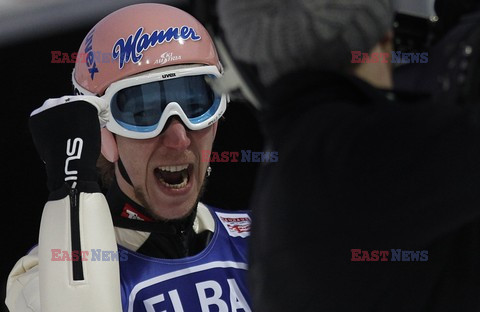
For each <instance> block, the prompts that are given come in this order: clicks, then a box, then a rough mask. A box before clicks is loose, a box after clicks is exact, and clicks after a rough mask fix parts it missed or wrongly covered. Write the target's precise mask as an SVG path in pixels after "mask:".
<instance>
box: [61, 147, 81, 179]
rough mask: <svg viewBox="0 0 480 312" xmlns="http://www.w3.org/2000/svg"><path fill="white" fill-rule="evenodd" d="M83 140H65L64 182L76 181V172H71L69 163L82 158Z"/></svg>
mask: <svg viewBox="0 0 480 312" xmlns="http://www.w3.org/2000/svg"><path fill="white" fill-rule="evenodd" d="M82 149H83V140H82V139H81V138H75V139H73V141H72V139H68V140H67V151H66V152H67V156H68V157H67V159H66V160H65V181H76V180H77V178H78V177H77V174H78V170H71V169H69V167H70V162H71V161H72V160H76V159H80V158H81V157H82Z"/></svg>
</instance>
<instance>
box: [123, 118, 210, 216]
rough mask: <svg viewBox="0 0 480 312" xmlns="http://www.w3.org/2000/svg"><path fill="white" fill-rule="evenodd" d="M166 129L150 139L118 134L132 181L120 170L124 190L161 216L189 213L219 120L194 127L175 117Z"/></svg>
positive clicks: (201, 180)
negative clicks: (206, 151)
mask: <svg viewBox="0 0 480 312" xmlns="http://www.w3.org/2000/svg"><path fill="white" fill-rule="evenodd" d="M165 127H166V128H165V129H164V131H163V132H162V133H161V134H160V135H158V136H157V137H155V138H152V139H146V140H137V139H129V138H125V137H121V136H117V145H118V152H119V156H120V159H121V160H122V163H123V164H124V166H125V169H126V171H127V173H128V176H129V177H130V180H131V181H132V184H133V187H132V186H131V185H130V184H128V183H127V182H126V181H125V180H124V179H123V177H122V176H121V174H120V173H119V171H118V166H116V167H117V168H116V172H115V173H116V176H117V180H118V184H119V186H120V188H121V189H122V191H123V192H124V193H125V194H126V195H127V196H129V197H130V198H131V199H133V200H134V201H135V202H137V203H138V204H140V205H142V206H144V207H145V208H146V209H148V210H149V211H150V213H151V214H152V215H153V216H154V217H156V218H158V219H164V220H169V219H177V218H181V217H184V216H186V215H188V214H189V213H190V211H191V209H192V207H194V205H195V204H196V202H197V199H198V196H199V193H200V191H201V189H202V185H203V181H204V178H205V174H206V170H207V167H208V165H209V164H208V163H207V162H202V161H201V160H202V158H201V155H202V151H203V150H211V149H212V145H213V140H214V138H215V134H216V131H217V123H215V124H214V125H212V126H210V127H208V128H205V129H202V130H196V131H190V130H188V128H186V127H185V126H184V125H183V124H182V123H181V122H180V121H179V119H177V118H176V117H175V118H171V119H170V121H169V123H167V125H166V126H165Z"/></svg>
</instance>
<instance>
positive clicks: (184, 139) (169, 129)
mask: <svg viewBox="0 0 480 312" xmlns="http://www.w3.org/2000/svg"><path fill="white" fill-rule="evenodd" d="M165 127H166V129H164V131H163V133H162V134H161V136H162V137H163V145H164V146H166V147H168V148H171V149H176V150H182V149H186V148H187V147H188V146H189V145H190V138H189V137H188V136H187V129H185V126H184V125H183V123H182V122H181V121H180V120H178V118H176V117H172V118H171V120H169V122H168V123H167V124H166V125H165Z"/></svg>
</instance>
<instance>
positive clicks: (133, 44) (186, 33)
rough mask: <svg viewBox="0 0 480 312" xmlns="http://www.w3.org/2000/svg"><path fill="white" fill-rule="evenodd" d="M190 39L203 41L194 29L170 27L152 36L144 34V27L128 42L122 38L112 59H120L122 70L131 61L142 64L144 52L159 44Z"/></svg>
mask: <svg viewBox="0 0 480 312" xmlns="http://www.w3.org/2000/svg"><path fill="white" fill-rule="evenodd" d="M189 39H192V40H193V41H198V40H200V39H201V37H200V36H199V35H197V33H196V32H195V29H193V27H188V26H182V27H180V28H178V27H169V28H168V29H166V30H154V31H153V32H152V33H151V34H149V33H143V27H140V28H138V30H137V31H136V33H135V34H131V35H130V36H128V38H127V39H126V40H125V38H120V39H118V40H117V42H115V44H114V45H113V49H112V58H113V59H117V58H118V59H119V62H118V66H119V68H120V69H122V68H123V66H124V65H125V63H128V62H129V61H130V60H131V61H132V62H133V63H135V64H136V63H138V62H140V60H141V59H142V57H143V51H146V50H148V49H149V48H151V47H154V46H156V45H157V44H162V43H164V42H170V41H172V40H175V41H184V40H189Z"/></svg>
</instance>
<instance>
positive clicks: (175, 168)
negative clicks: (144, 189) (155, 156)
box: [158, 165, 188, 172]
mask: <svg viewBox="0 0 480 312" xmlns="http://www.w3.org/2000/svg"><path fill="white" fill-rule="evenodd" d="M187 168H188V165H180V166H160V167H158V169H160V170H163V171H168V172H178V171H182V170H185V169H187Z"/></svg>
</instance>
